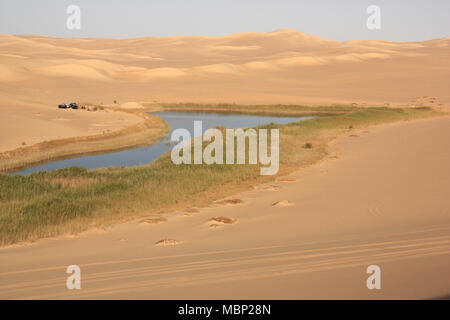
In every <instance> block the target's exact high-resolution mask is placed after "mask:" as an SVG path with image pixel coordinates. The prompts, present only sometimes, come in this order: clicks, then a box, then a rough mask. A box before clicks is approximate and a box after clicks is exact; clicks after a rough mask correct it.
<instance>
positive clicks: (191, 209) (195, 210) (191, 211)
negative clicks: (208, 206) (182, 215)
mask: <svg viewBox="0 0 450 320" xmlns="http://www.w3.org/2000/svg"><path fill="white" fill-rule="evenodd" d="M184 212H186V213H199V212H200V210H198V209H197V208H189V209H186V210H185V211H184Z"/></svg>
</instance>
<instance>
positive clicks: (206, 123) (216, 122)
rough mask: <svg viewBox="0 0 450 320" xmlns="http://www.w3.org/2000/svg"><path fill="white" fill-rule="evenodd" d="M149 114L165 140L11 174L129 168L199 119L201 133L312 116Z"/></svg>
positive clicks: (155, 155) (157, 151) (166, 147)
mask: <svg viewBox="0 0 450 320" xmlns="http://www.w3.org/2000/svg"><path fill="white" fill-rule="evenodd" d="M152 115H155V116H158V117H160V118H162V119H163V120H165V121H166V122H167V123H168V125H169V126H170V132H169V133H168V135H167V136H166V137H165V138H164V139H161V140H159V141H158V142H156V143H154V144H152V145H150V146H146V147H138V148H134V149H128V150H124V151H117V152H110V153H104V154H97V155H91V156H81V157H75V158H70V159H65V160H58V161H51V162H47V163H44V164H42V165H38V166H35V167H29V168H26V169H24V170H21V171H17V172H13V173H11V174H12V175H16V174H29V173H32V172H36V171H51V170H55V169H61V168H67V167H72V166H77V167H82V168H86V169H98V168H107V167H120V166H124V167H132V166H139V165H143V164H148V163H150V162H152V161H153V160H155V159H156V158H158V157H159V156H160V155H162V154H163V153H164V152H166V151H168V150H170V149H171V148H172V147H173V145H170V144H168V143H167V141H168V140H169V139H170V136H171V133H172V131H173V130H175V129H178V128H184V129H188V130H189V131H190V132H191V136H192V137H194V133H193V132H194V121H202V126H203V127H202V129H203V132H205V131H206V130H208V129H210V128H213V127H217V126H222V127H226V128H229V129H237V128H249V127H256V126H260V125H264V124H268V123H276V124H286V123H289V122H296V121H300V120H306V119H309V118H311V117H274V116H260V115H245V114H222V113H210V112H208V113H199V112H179V111H167V112H156V113H152Z"/></svg>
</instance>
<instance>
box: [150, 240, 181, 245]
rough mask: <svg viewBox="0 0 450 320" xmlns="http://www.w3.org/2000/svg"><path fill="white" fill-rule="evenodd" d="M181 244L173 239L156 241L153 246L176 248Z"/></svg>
mask: <svg viewBox="0 0 450 320" xmlns="http://www.w3.org/2000/svg"><path fill="white" fill-rule="evenodd" d="M179 244H181V241H178V240H175V239H162V240H159V241H156V243H155V246H176V245H179Z"/></svg>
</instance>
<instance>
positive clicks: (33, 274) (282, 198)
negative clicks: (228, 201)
mask: <svg viewBox="0 0 450 320" xmlns="http://www.w3.org/2000/svg"><path fill="white" fill-rule="evenodd" d="M449 160H450V118H449V117H445V118H438V119H428V120H420V121H416V122H410V123H401V124H393V125H384V126H379V127H377V128H370V129H369V131H361V132H359V133H358V135H357V136H345V137H342V138H340V139H339V140H338V141H337V142H336V143H335V144H334V145H333V146H332V153H331V155H330V157H329V158H328V159H327V160H325V161H323V162H322V163H321V164H319V165H316V166H314V167H311V168H308V169H305V170H302V171H300V172H298V173H296V174H294V175H293V177H294V178H296V179H294V180H296V181H291V182H281V181H278V182H275V183H271V184H269V185H267V186H263V187H258V189H255V190H252V191H249V192H245V193H242V194H239V195H236V196H235V197H234V198H237V199H241V200H243V203H241V204H237V205H216V206H214V207H211V208H204V209H200V211H199V212H191V213H189V214H188V215H186V214H185V213H173V214H167V216H166V218H167V219H168V220H167V221H166V222H163V223H159V224H147V223H138V222H132V223H128V224H124V225H118V226H115V227H113V228H112V229H111V230H107V231H103V232H92V231H91V232H89V233H86V234H83V235H81V236H80V237H77V238H58V239H48V240H42V241H39V242H38V243H36V244H34V245H31V246H14V247H10V248H4V249H1V250H0V279H1V281H0V298H63V297H65V298H67V297H72V298H157V299H159V298H187V299H193V298H206V299H211V298H234V299H236V298H238V299H239V298H288V299H290V298H369V299H371V298H433V297H441V296H448V294H449V293H450V278H449V277H448V270H449V267H450V199H449V197H448V190H449V189H450V171H449V170H448V164H449ZM274 204H275V205H274ZM213 217H228V218H232V219H236V222H235V223H232V224H223V223H221V222H220V221H219V222H218V221H209V219H211V218H213ZM217 220H222V221H225V222H227V219H217ZM228 222H233V221H228ZM211 225H215V226H211ZM162 239H173V240H177V241H179V242H180V243H179V244H178V245H175V246H156V245H155V243H156V242H157V241H159V240H162ZM72 264H77V265H79V266H80V267H81V270H82V289H81V290H80V291H76V292H74V291H68V290H66V289H65V281H66V274H65V269H66V267H67V266H68V265H72ZM371 264H376V265H379V266H380V267H381V270H382V283H381V285H382V289H381V290H379V291H370V290H368V289H367V288H366V286H365V283H366V278H367V276H368V275H367V274H366V268H367V266H369V265H371Z"/></svg>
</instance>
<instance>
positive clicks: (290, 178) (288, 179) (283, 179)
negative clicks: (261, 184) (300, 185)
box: [277, 177, 298, 182]
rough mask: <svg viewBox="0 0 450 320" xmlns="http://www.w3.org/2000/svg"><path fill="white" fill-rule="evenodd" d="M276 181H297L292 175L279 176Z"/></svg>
mask: <svg viewBox="0 0 450 320" xmlns="http://www.w3.org/2000/svg"><path fill="white" fill-rule="evenodd" d="M277 181H279V182H297V181H298V179H297V178H294V177H281V178H278V179H277Z"/></svg>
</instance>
